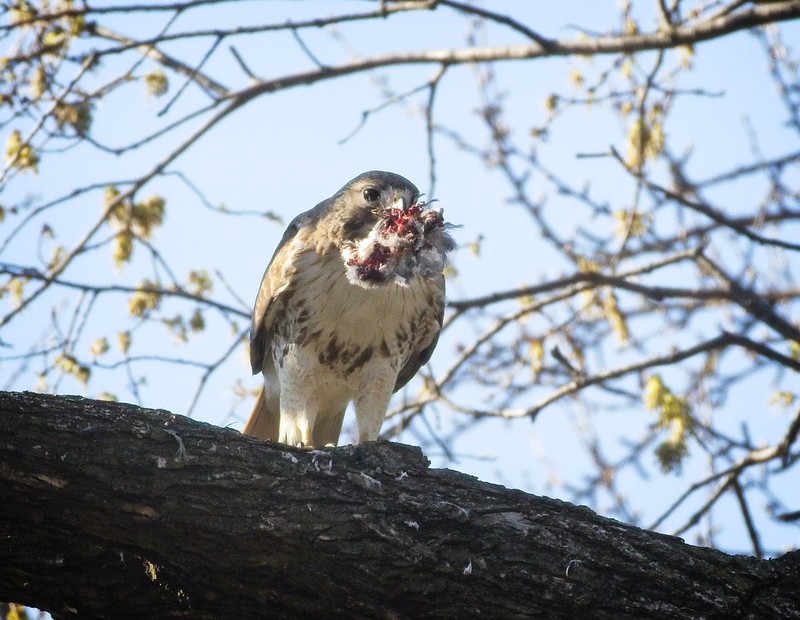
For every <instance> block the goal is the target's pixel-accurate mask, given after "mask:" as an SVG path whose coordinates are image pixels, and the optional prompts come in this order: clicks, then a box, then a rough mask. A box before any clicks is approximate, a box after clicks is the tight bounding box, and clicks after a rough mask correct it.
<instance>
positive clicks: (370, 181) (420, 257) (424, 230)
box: [332, 171, 455, 288]
mask: <svg viewBox="0 0 800 620" xmlns="http://www.w3.org/2000/svg"><path fill="white" fill-rule="evenodd" d="M332 207H333V210H334V212H335V213H336V215H337V219H338V220H339V222H340V225H341V228H340V231H341V239H342V243H341V246H340V249H341V253H342V260H343V261H344V264H345V269H346V271H347V278H348V279H349V280H350V282H352V283H353V284H356V285H358V286H363V287H367V288H369V287H373V286H382V285H386V284H391V283H395V284H400V285H401V286H405V285H406V284H407V283H408V280H409V279H411V278H412V277H414V276H421V277H426V278H434V277H439V276H441V273H442V269H444V266H445V257H446V254H447V252H449V251H450V250H452V249H453V248H454V247H455V243H454V242H453V239H452V237H451V236H450V234H449V233H448V232H447V229H448V228H449V225H448V224H447V223H446V222H445V221H444V218H443V217H442V211H441V210H440V209H438V210H437V209H432V208H430V206H429V203H426V202H425V201H423V200H421V199H420V193H419V190H418V189H417V188H416V187H415V186H414V184H413V183H411V182H410V181H409V180H408V179H405V178H404V177H401V176H400V175H398V174H393V173H391V172H379V171H373V172H365V173H364V174H361V175H359V176H357V177H356V178H355V179H353V180H352V181H350V182H349V183H348V184H347V185H345V186H344V187H343V188H342V189H340V190H339V191H338V192H337V193H336V195H334V196H333V204H332Z"/></svg>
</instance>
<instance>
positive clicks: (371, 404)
mask: <svg viewBox="0 0 800 620" xmlns="http://www.w3.org/2000/svg"><path fill="white" fill-rule="evenodd" d="M396 379H397V377H396V376H395V373H393V372H387V373H383V374H382V376H380V375H379V376H377V377H372V378H371V379H370V380H369V381H365V382H364V386H363V389H362V390H361V393H360V395H359V396H358V397H357V398H356V399H355V401H354V405H355V411H356V424H357V425H358V443H364V442H365V441H375V440H376V439H377V438H378V433H380V431H381V425H382V424H383V419H384V418H385V417H386V410H387V409H388V408H389V400H390V399H391V398H392V388H394V383H395V381H396Z"/></svg>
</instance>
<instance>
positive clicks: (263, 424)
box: [242, 388, 281, 441]
mask: <svg viewBox="0 0 800 620" xmlns="http://www.w3.org/2000/svg"><path fill="white" fill-rule="evenodd" d="M276 400H277V399H269V401H272V402H268V399H267V398H266V397H265V396H264V388H261V391H260V392H259V394H258V399H257V400H256V404H255V406H254V407H253V412H252V413H251V414H250V418H249V419H248V420H247V424H245V425H244V429H242V433H243V434H244V435H252V436H253V437H258V438H259V439H264V440H270V441H278V431H279V429H280V422H281V412H280V401H277V402H276Z"/></svg>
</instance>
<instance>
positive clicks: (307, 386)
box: [243, 171, 454, 447]
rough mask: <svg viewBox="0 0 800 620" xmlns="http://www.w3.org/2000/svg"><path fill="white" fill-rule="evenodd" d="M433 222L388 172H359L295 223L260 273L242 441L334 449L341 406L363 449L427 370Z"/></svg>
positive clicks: (437, 293) (433, 307)
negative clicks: (399, 394)
mask: <svg viewBox="0 0 800 620" xmlns="http://www.w3.org/2000/svg"><path fill="white" fill-rule="evenodd" d="M446 228H447V226H446V224H445V222H444V220H443V218H442V216H441V212H440V211H437V210H435V209H431V208H428V207H427V205H426V204H425V203H424V202H421V201H420V194H419V191H418V190H417V188H416V187H415V186H414V185H413V184H412V183H411V182H409V181H408V180H407V179H405V178H403V177H401V176H400V175H397V174H393V173H390V172H377V171H373V172H366V173H364V174H362V175H359V176H357V177H356V178H355V179H353V180H352V181H350V182H349V183H348V184H347V185H345V186H344V187H343V188H342V189H340V190H339V191H338V192H336V193H335V194H334V195H333V196H332V197H330V198H328V199H327V200H324V201H322V202H321V203H319V204H318V205H317V206H316V207H314V208H313V209H311V210H310V211H306V212H305V213H302V214H300V215H299V216H297V217H296V218H295V219H294V220H293V221H292V223H291V224H289V227H288V228H287V229H286V232H285V233H284V235H283V239H282V240H281V242H280V244H279V245H278V248H277V250H275V254H274V255H273V256H272V260H271V261H270V263H269V266H268V267H267V270H266V273H265V274H264V279H263V280H262V282H261V288H260V290H259V292H258V297H257V299H256V304H255V310H254V312H253V324H252V327H251V331H250V363H251V365H252V368H253V374H257V373H259V372H261V373H263V375H264V388H263V390H262V392H261V394H260V395H259V397H258V400H257V402H256V405H255V407H254V409H253V413H252V414H251V415H250V419H249V420H248V421H247V424H246V425H245V427H244V431H243V432H244V433H245V434H247V435H254V436H256V437H259V438H261V439H271V440H274V441H280V442H282V443H287V444H290V445H300V444H302V445H303V446H306V447H310V446H323V445H326V444H330V443H336V442H337V441H338V439H339V433H340V431H341V428H342V419H343V417H344V414H345V409H346V408H347V405H348V404H349V403H350V402H351V401H352V402H353V403H354V406H355V415H356V423H357V425H358V441H359V442H364V441H370V440H374V439H376V438H377V437H378V433H379V431H380V428H381V424H382V423H383V419H384V417H385V416H386V409H387V408H388V406H389V399H390V398H391V395H392V393H393V392H395V391H397V390H399V389H400V388H401V387H403V386H404V385H405V384H406V383H408V381H409V380H410V379H411V377H413V376H414V374H416V372H417V370H419V368H420V366H421V365H422V364H424V363H425V362H427V361H428V359H429V358H430V356H431V353H432V352H433V348H434V347H435V346H436V341H437V339H438V337H439V330H440V329H441V325H442V315H443V312H444V289H445V285H444V276H443V274H442V270H443V268H444V266H445V256H446V254H447V252H448V251H450V250H452V249H453V247H454V243H453V240H452V238H451V237H450V235H449V234H448V233H447V230H446Z"/></svg>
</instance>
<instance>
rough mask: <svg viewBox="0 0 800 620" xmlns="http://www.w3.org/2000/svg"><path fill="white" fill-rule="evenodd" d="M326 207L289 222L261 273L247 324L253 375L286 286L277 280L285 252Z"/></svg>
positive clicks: (303, 214) (257, 368) (321, 205)
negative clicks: (274, 305)
mask: <svg viewBox="0 0 800 620" xmlns="http://www.w3.org/2000/svg"><path fill="white" fill-rule="evenodd" d="M326 206H327V201H323V202H321V203H320V204H318V205H317V206H316V207H314V208H313V209H311V210H309V211H305V212H304V213H301V214H300V215H298V216H297V217H295V218H294V219H293V220H292V221H291V222H290V223H289V226H287V227H286V230H285V231H284V233H283V237H282V238H281V241H280V243H279V244H278V247H277V248H275V253H274V254H273V255H272V258H271V259H270V261H269V265H267V269H266V270H265V271H264V277H263V278H262V279H261V287H260V288H259V289H258V297H256V305H255V308H254V309H253V321H252V323H251V324H250V367H251V368H252V370H253V374H254V375H257V374H258V373H260V372H261V369H262V367H263V365H264V353H265V352H266V351H267V344H268V343H267V334H268V333H269V331H270V330H269V328H270V326H271V325H270V324H271V317H270V316H269V314H268V313H269V309H270V305H271V304H272V301H273V300H274V299H275V297H276V296H278V295H279V294H280V293H281V291H282V290H283V289H284V288H285V287H286V284H287V282H279V281H277V279H278V277H279V275H280V273H281V271H282V267H283V264H284V263H285V262H286V261H287V260H290V259H291V256H289V255H288V251H289V248H290V247H291V243H292V240H293V239H294V238H295V236H296V235H297V231H298V230H300V227H301V226H304V225H306V224H308V223H309V222H310V221H312V220H314V219H317V218H318V217H319V215H320V212H321V211H322V210H323V209H324V208H325V207H326Z"/></svg>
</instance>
